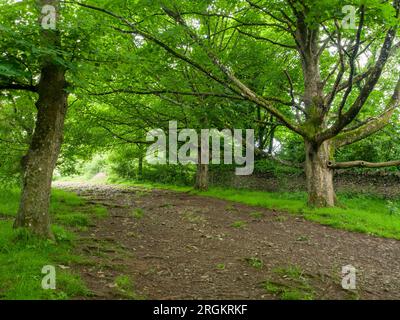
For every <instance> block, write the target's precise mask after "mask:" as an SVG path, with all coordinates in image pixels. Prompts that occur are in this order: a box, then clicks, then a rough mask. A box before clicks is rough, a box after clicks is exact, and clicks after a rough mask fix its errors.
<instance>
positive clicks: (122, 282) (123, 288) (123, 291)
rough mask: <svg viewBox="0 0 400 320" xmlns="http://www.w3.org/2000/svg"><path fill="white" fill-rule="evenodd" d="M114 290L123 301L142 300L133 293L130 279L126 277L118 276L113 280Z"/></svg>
mask: <svg viewBox="0 0 400 320" xmlns="http://www.w3.org/2000/svg"><path fill="white" fill-rule="evenodd" d="M115 288H116V291H117V293H118V294H119V295H120V296H122V297H123V298H125V299H131V300H141V299H142V298H141V297H140V296H139V295H138V294H137V293H136V292H135V286H134V284H133V281H132V279H131V278H130V277H129V276H127V275H119V276H117V277H116V278H115Z"/></svg>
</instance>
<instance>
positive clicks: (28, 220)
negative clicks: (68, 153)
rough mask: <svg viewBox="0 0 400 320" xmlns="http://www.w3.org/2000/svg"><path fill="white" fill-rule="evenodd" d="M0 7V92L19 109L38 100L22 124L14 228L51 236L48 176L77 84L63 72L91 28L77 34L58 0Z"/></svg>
mask: <svg viewBox="0 0 400 320" xmlns="http://www.w3.org/2000/svg"><path fill="white" fill-rule="evenodd" d="M2 9H3V10H2V16H1V32H2V43H1V45H0V46H1V50H2V52H3V54H2V57H1V60H0V63H1V64H0V91H1V92H2V93H4V94H6V95H8V96H10V97H11V99H12V100H13V101H14V102H15V107H16V108H17V109H23V108H24V106H23V102H25V103H26V101H27V100H28V98H29V99H30V100H32V99H35V100H36V101H35V103H34V104H35V107H36V108H35V111H36V114H35V117H34V119H35V123H34V125H33V126H32V127H30V128H28V130H26V129H25V128H23V129H24V130H25V131H26V132H25V133H24V135H27V139H26V140H25V143H26V146H27V148H26V149H25V150H26V153H25V154H24V155H23V156H22V159H21V161H20V163H21V165H22V166H21V167H22V171H23V174H22V190H21V191H22V193H21V201H20V206H19V210H18V213H17V218H16V220H15V223H14V227H16V228H19V227H24V228H27V229H29V230H30V231H32V232H33V233H34V234H37V235H39V236H42V237H51V236H52V235H51V231H50V217H49V205H50V194H51V182H52V176H53V171H54V169H55V166H56V164H57V159H58V157H59V154H60V149H61V144H62V140H63V129H64V121H65V117H66V113H67V105H68V96H69V93H70V90H71V82H78V81H77V77H74V76H73V72H70V80H71V82H68V81H67V76H68V74H67V72H68V71H69V70H73V69H76V65H74V61H75V60H76V59H77V58H78V57H79V56H80V55H81V49H82V47H84V46H85V44H86V43H85V42H86V41H85V35H86V34H90V32H87V33H86V32H82V33H80V32H81V31H83V30H82V28H80V27H79V26H78V25H77V24H78V22H77V21H76V20H70V19H68V18H71V17H75V15H76V10H75V12H71V11H69V10H68V8H67V7H65V6H63V4H62V3H61V1H59V0H37V1H34V2H32V1H27V2H25V1H24V2H9V3H8V2H6V3H5V4H2ZM61 12H62V13H63V16H62V15H61ZM82 16H83V15H82ZM63 19H65V20H68V21H67V23H66V22H65V20H63ZM22 119H23V118H22ZM20 120H21V118H20ZM14 129H15V130H17V127H16V128H14ZM28 131H29V132H28Z"/></svg>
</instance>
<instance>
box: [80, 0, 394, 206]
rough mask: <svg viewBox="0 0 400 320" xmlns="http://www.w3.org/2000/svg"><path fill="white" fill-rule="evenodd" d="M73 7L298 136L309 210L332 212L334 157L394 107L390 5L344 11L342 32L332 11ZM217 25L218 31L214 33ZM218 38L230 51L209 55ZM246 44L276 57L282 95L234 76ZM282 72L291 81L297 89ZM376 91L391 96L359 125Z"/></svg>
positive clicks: (308, 6) (304, 5) (289, 1)
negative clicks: (349, 21)
mask: <svg viewBox="0 0 400 320" xmlns="http://www.w3.org/2000/svg"><path fill="white" fill-rule="evenodd" d="M81 5H82V6H85V7H87V8H90V9H94V10H97V11H99V12H103V13H105V14H107V15H108V16H109V17H111V18H113V19H116V20H117V21H118V23H120V24H122V25H123V27H116V29H118V30H119V31H120V32H122V33H124V34H131V35H134V36H137V37H141V38H142V39H145V40H146V41H147V42H149V43H151V44H152V45H154V46H158V47H159V48H161V49H162V50H164V51H165V52H166V53H168V54H169V55H171V56H173V57H174V58H176V59H179V60H181V61H184V62H185V63H187V64H188V65H189V66H190V67H191V68H192V69H194V70H197V71H198V72H199V73H201V74H202V76H205V77H207V78H209V79H210V80H211V81H213V83H214V90H213V91H212V92H211V93H210V94H211V95H217V94H218V95H220V96H221V95H222V94H223V95H225V96H231V97H232V98H236V99H238V98H240V99H243V100H246V101H249V102H252V103H253V104H255V105H257V106H259V107H260V108H263V109H264V110H266V111H267V112H268V113H270V114H271V115H273V116H274V117H275V118H276V119H277V121H279V122H280V124H282V125H284V126H286V127H287V128H288V129H289V130H291V131H293V132H295V133H296V134H298V135H300V136H301V137H302V138H303V140H304V144H305V156H306V157H305V158H306V161H305V173H306V177H307V186H308V195H309V200H308V202H309V204H310V205H312V206H334V205H335V203H336V195H335V192H334V187H333V170H334V169H335V168H338V167H340V166H341V165H340V164H335V162H334V159H333V156H334V153H335V150H336V149H338V148H341V147H343V146H345V145H349V144H351V143H354V142H356V141H359V140H361V139H364V138H366V137H368V136H370V135H372V134H374V133H376V132H378V131H379V130H381V129H382V128H383V127H385V125H386V124H387V123H388V121H389V120H390V119H391V117H392V115H393V114H394V111H395V110H396V108H397V107H398V105H399V100H400V80H398V79H399V78H398V77H396V76H389V75H388V74H385V70H387V68H388V65H390V63H393V62H391V61H393V58H394V57H395V56H396V55H397V49H398V48H399V47H400V43H398V42H397V43H396V37H397V29H398V22H399V6H400V4H399V0H394V1H393V2H392V3H389V2H383V3H381V2H379V1H368V2H364V1H354V2H353V5H354V6H357V7H358V11H359V12H358V17H359V18H358V20H359V21H358V25H356V26H355V28H354V29H350V30H347V29H345V27H346V25H345V24H343V23H341V22H340V21H341V20H342V19H343V15H342V13H341V10H340V9H341V7H342V5H341V1H330V2H329V3H327V2H326V1H294V0H276V1H259V2H257V3H255V2H253V1H250V0H246V1H245V2H240V3H230V2H226V1H223V0H221V1H212V2H210V1H200V2H198V1H196V2H195V1H186V2H184V3H183V2H181V1H172V2H169V3H168V4H166V3H165V2H164V1H155V2H154V3H152V4H151V5H149V4H148V3H147V2H146V3H145V2H142V1H138V2H137V3H135V4H134V5H133V7H134V8H135V10H130V12H137V13H136V14H135V15H131V16H129V17H126V16H125V15H124V14H123V12H124V10H123V6H126V5H125V4H124V5H122V2H117V3H115V4H114V5H113V8H112V9H115V11H112V9H110V10H108V9H103V8H99V7H95V6H92V5H88V4H81ZM149 7H150V8H149ZM142 8H146V10H143V11H141V10H142ZM131 9H132V8H131ZM145 11H146V12H147V13H146V14H145V13H144V12H145ZM149 11H150V12H151V14H149V13H148V12H149ZM376 12H378V13H379V14H378V16H376V15H375V13H376ZM221 16H222V17H224V23H223V24H221V25H216V23H215V20H216V19H217V18H220V17H221ZM210 29H212V30H213V32H212V34H211V36H210V35H209V33H208V32H207V30H210ZM382 30H385V33H384V37H383V39H382V37H380V34H382ZM221 33H224V34H229V35H230V37H227V39H229V41H226V42H225V45H226V46H227V47H230V50H226V51H224V52H220V51H219V50H218V48H217V46H218V45H219V43H217V41H215V39H216V36H217V35H218V34H221ZM254 42H256V43H262V45H260V47H259V48H262V49H263V50H268V48H271V47H274V48H276V49H275V55H274V59H275V62H274V63H275V64H279V63H282V61H281V60H282V59H281V58H280V57H279V56H280V55H281V56H284V57H285V58H286V65H287V66H288V67H290V69H292V70H282V71H283V72H285V73H286V76H287V80H288V85H287V87H286V88H285V89H284V90H283V92H282V90H280V92H279V94H275V95H268V94H269V93H271V90H265V89H264V90H262V89H261V88H259V87H257V86H254V85H253V83H252V81H251V78H247V77H245V76H243V75H245V74H246V72H243V71H242V70H243V69H244V65H246V64H247V63H250V61H247V60H246V55H245V54H241V52H242V51H241V48H245V47H246V46H247V45H251V46H253V45H254V44H253V43H254ZM188 47H189V48H190V49H191V50H187V48H188ZM185 48H186V49H185ZM287 52H291V53H289V54H288V53H287ZM375 56H376V57H377V58H376V59H374V58H375ZM288 57H289V58H290V63H287V58H288ZM233 58H234V59H233ZM251 63H252V64H253V65H256V66H258V67H259V66H261V65H263V64H269V63H270V61H262V59H261V55H260V54H259V56H258V58H256V59H255V60H252V61H251ZM287 69H289V68H287ZM237 70H239V72H238V71H237ZM299 70H300V71H299ZM291 72H294V73H297V72H300V77H298V79H296V80H297V81H296V80H294V79H293V78H292V76H291ZM390 87H391V89H390ZM378 88H379V90H384V91H385V92H390V91H391V92H392V94H391V98H390V99H387V98H386V97H385V98H384V99H381V100H379V101H377V102H378V103H379V108H378V109H379V110H378V114H377V115H375V117H372V118H366V119H362V118H361V116H362V112H361V111H362V110H363V109H365V108H367V107H368V105H370V104H371V101H372V100H373V99H371V95H372V93H373V91H374V90H376V89H378ZM272 89H275V90H276V89H277V88H276V86H272ZM193 94H194V92H193ZM389 94H390V93H389ZM277 96H278V97H279V98H277ZM394 164H397V162H395V163H394ZM350 165H365V163H363V162H355V163H353V164H350ZM379 165H393V163H386V164H379ZM346 166H349V164H347V165H346Z"/></svg>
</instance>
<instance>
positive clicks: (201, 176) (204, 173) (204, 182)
mask: <svg viewBox="0 0 400 320" xmlns="http://www.w3.org/2000/svg"><path fill="white" fill-rule="evenodd" d="M195 189H196V190H200V191H207V190H208V164H200V163H199V164H197V172H196V184H195Z"/></svg>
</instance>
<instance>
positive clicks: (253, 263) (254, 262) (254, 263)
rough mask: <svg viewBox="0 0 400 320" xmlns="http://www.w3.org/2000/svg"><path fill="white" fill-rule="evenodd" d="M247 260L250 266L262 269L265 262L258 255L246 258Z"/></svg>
mask: <svg viewBox="0 0 400 320" xmlns="http://www.w3.org/2000/svg"><path fill="white" fill-rule="evenodd" d="M245 261H246V262H247V263H248V264H249V266H251V267H253V268H256V269H262V267H263V266H264V262H263V261H262V260H261V259H260V258H257V257H250V258H246V259H245Z"/></svg>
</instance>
